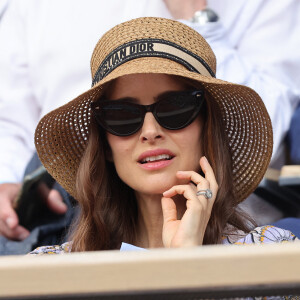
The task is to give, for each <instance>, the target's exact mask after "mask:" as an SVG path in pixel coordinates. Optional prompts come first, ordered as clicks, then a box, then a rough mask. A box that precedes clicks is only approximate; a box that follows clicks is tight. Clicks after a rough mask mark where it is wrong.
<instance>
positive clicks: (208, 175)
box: [199, 156, 218, 191]
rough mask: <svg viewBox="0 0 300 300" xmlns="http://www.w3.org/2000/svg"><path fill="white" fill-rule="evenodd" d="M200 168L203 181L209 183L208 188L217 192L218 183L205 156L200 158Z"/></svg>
mask: <svg viewBox="0 0 300 300" xmlns="http://www.w3.org/2000/svg"><path fill="white" fill-rule="evenodd" d="M199 163H200V167H201V170H202V171H203V173H204V175H205V179H206V180H208V181H209V183H210V187H211V189H213V190H214V191H217V190H218V183H217V180H216V177H215V173H214V171H213V169H212V167H211V165H210V163H209V162H208V160H207V158H206V157H205V156H202V157H201V158H200V161H199Z"/></svg>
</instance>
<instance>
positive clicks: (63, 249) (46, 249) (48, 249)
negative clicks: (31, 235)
mask: <svg viewBox="0 0 300 300" xmlns="http://www.w3.org/2000/svg"><path fill="white" fill-rule="evenodd" d="M71 246H72V243H71V242H66V243H64V244H62V245H53V246H42V247H38V248H36V249H34V250H33V251H31V252H30V253H28V254H27V255H44V254H65V253H70V252H71Z"/></svg>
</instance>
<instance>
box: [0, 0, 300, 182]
mask: <svg viewBox="0 0 300 300" xmlns="http://www.w3.org/2000/svg"><path fill="white" fill-rule="evenodd" d="M208 4H209V6H210V7H211V8H212V9H214V10H215V11H216V12H217V13H218V14H219V16H220V21H219V22H217V23H212V24H207V25H204V26H200V25H198V26H196V28H195V29H196V30H198V31H199V32H200V33H201V34H202V35H203V36H204V37H205V38H206V39H207V41H208V42H209V43H210V45H211V47H212V49H213V50H214V52H215V53H216V56H217V61H218V70H217V77H218V78H221V79H225V80H228V81H232V82H236V83H241V84H244V85H248V86H250V87H252V88H254V89H255V90H256V91H257V92H258V93H259V94H260V96H261V97H262V98H263V100H264V102H265V104H266V106H267V109H268V111H269V113H270V115H271V120H272V122H273V126H274V154H273V159H272V162H273V165H274V164H277V165H280V162H278V158H279V156H280V149H279V148H280V144H281V142H282V139H283V137H284V135H285V133H286V131H287V129H288V127H289V123H290V119H291V115H292V112H293V110H294V108H295V106H296V104H297V101H299V98H300V92H299V87H300V75H299V71H298V70H299V69H300V51H298V49H300V38H299V32H297V29H298V28H299V22H300V1H299V0H284V1H283V0H251V1H249V0H222V1H220V0H211V1H208ZM141 16H159V17H168V18H171V15H170V13H169V12H168V10H167V8H166V6H165V5H164V3H163V1H162V0H151V1H148V0H139V1H136V0H113V1H99V0H76V1H75V0H64V1H60V0H26V1H24V0H11V1H10V4H9V7H8V8H7V10H6V12H5V14H4V16H3V18H2V20H1V23H0V145H1V146H0V170H1V171H0V183H1V182H17V181H20V180H21V178H22V176H23V172H24V168H25V166H26V163H27V162H28V160H29V159H30V157H31V155H32V153H33V151H34V142H33V136H34V130H35V127H36V125H37V122H38V120H39V119H40V118H41V117H42V116H43V115H44V114H46V113H47V112H49V111H50V110H52V109H54V108H56V107H58V106H60V105H62V104H64V103H66V102H68V101H70V100H72V99H73V98H75V97H76V96H78V95H79V94H81V93H82V92H84V91H86V90H87V89H89V88H90V85H91V75H90V68H89V62H90V58H91V54H92V51H93V49H94V46H95V45H96V43H97V41H98V39H99V38H100V37H101V35H102V34H103V33H104V32H106V31H107V30H108V29H110V28H111V27H113V26H114V25H116V24H118V23H120V22H123V21H126V20H129V19H132V18H136V17H141Z"/></svg>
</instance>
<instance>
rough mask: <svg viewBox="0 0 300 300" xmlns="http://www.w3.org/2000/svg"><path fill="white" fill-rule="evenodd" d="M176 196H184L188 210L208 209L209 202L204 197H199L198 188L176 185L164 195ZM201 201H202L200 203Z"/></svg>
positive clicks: (190, 185)
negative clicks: (192, 208)
mask: <svg viewBox="0 0 300 300" xmlns="http://www.w3.org/2000/svg"><path fill="white" fill-rule="evenodd" d="M176 195H183V196H184V198H186V199H187V202H186V205H187V208H191V207H194V208H196V209H201V208H203V209H206V208H207V200H208V199H206V198H205V197H204V196H197V188H196V187H195V186H194V185H192V184H189V185H175V186H173V187H172V188H170V189H169V190H168V191H165V192H164V193H163V196H164V197H168V198H171V197H174V196H176ZM199 200H200V201H199Z"/></svg>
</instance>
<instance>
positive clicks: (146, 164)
mask: <svg viewBox="0 0 300 300" xmlns="http://www.w3.org/2000/svg"><path fill="white" fill-rule="evenodd" d="M174 157H175V155H174V154H173V153H172V152H171V151H170V150H168V149H155V150H148V151H145V152H143V153H142V154H141V155H140V156H139V158H138V162H139V165H140V166H141V167H142V168H143V169H146V170H158V169H161V168H164V167H166V166H168V165H170V164H171V163H172V162H173V159H174Z"/></svg>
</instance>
